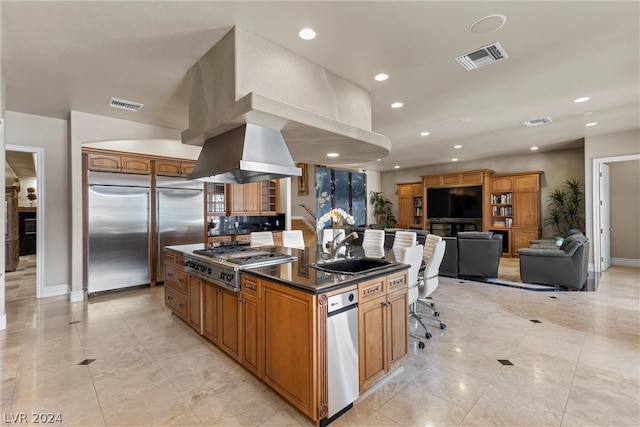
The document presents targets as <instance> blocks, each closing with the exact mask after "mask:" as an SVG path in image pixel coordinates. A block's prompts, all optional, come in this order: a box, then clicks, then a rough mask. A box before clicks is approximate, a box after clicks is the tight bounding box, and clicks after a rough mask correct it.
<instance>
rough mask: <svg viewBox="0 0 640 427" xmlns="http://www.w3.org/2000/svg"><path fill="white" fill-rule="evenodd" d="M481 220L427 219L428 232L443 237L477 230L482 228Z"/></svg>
mask: <svg viewBox="0 0 640 427" xmlns="http://www.w3.org/2000/svg"><path fill="white" fill-rule="evenodd" d="M481 222H482V220H479V219H478V220H459V219H451V220H448V219H438V220H430V221H429V233H431V234H437V235H438V236H443V237H452V236H456V235H457V234H458V233H460V232H462V231H478V230H479V229H482V227H479V223H481Z"/></svg>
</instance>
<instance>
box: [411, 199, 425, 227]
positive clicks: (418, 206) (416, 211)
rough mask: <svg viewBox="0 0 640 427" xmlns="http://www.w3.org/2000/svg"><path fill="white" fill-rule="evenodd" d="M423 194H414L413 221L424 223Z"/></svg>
mask: <svg viewBox="0 0 640 427" xmlns="http://www.w3.org/2000/svg"><path fill="white" fill-rule="evenodd" d="M422 216H423V208H422V196H415V195H414V196H413V223H414V224H422Z"/></svg>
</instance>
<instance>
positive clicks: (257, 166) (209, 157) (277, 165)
mask: <svg viewBox="0 0 640 427" xmlns="http://www.w3.org/2000/svg"><path fill="white" fill-rule="evenodd" d="M300 175H302V170H301V169H300V168H298V167H296V166H295V163H294V162H293V159H292V158H291V154H289V150H288V149H287V145H286V143H285V141H284V138H283V137H282V134H281V133H280V132H279V131H277V130H275V129H271V128H268V127H265V126H260V125H256V124H253V123H245V124H242V125H240V126H238V127H236V128H235V129H232V130H230V131H227V132H225V133H222V134H220V135H217V136H214V137H213V138H210V139H208V140H206V141H205V142H204V144H203V146H202V151H201V152H200V156H199V157H198V160H197V161H196V165H195V167H194V169H193V172H191V173H190V174H189V175H188V176H187V179H197V180H201V181H208V182H220V183H229V184H245V183H248V182H258V181H267V180H271V179H278V178H287V177H291V176H300Z"/></svg>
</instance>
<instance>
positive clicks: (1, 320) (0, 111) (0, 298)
mask: <svg viewBox="0 0 640 427" xmlns="http://www.w3.org/2000/svg"><path fill="white" fill-rule="evenodd" d="M0 22H2V3H0ZM0 44H1V41H0ZM4 94H5V84H4V75H3V74H2V55H0V164H2V165H3V164H4V163H5V153H4V145H5V144H4V122H5V112H4V105H5V103H4ZM2 181H3V182H4V180H2ZM4 221H5V218H4V209H0V224H4ZM0 246H1V247H0V271H4V267H5V262H4V245H0ZM4 282H5V281H4V274H2V275H0V331H1V330H3V329H6V328H7V314H6V310H5V307H4V299H5V297H4Z"/></svg>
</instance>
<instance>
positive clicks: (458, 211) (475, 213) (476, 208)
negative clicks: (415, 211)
mask: <svg viewBox="0 0 640 427" xmlns="http://www.w3.org/2000/svg"><path fill="white" fill-rule="evenodd" d="M427 217H428V218H454V219H482V186H481V185H475V186H470V187H451V188H429V189H427Z"/></svg>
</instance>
